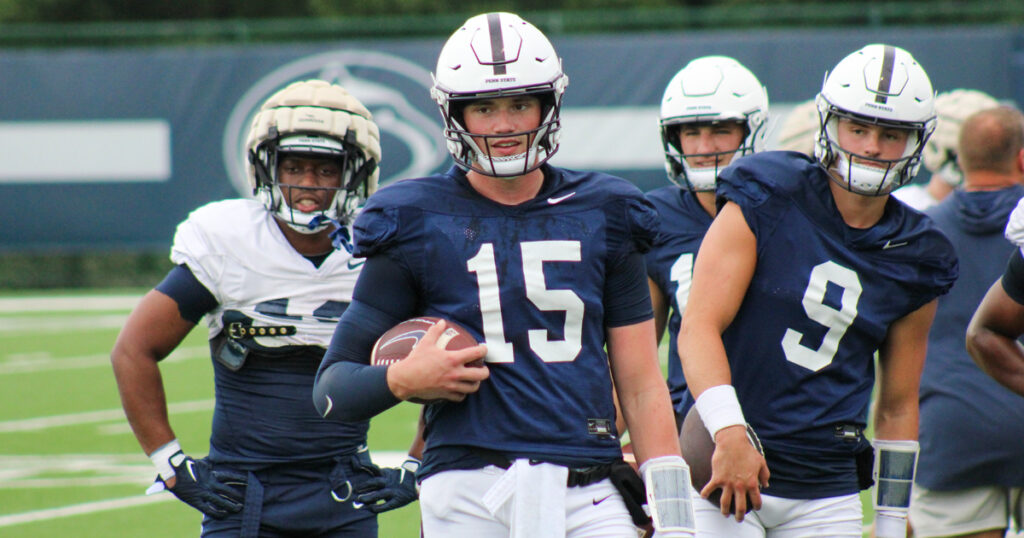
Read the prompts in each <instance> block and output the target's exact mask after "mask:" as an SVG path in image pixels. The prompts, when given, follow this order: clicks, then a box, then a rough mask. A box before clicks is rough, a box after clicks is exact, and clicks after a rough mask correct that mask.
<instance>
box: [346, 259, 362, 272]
mask: <svg viewBox="0 0 1024 538" xmlns="http://www.w3.org/2000/svg"><path fill="white" fill-rule="evenodd" d="M364 263H366V259H365V258H364V259H362V260H361V261H359V262H356V263H352V260H349V261H348V262H347V263H346V264H345V266H346V267H348V268H349V269H350V270H356V269H359V268H360V267H362V266H363V264H364Z"/></svg>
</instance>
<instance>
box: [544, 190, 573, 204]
mask: <svg viewBox="0 0 1024 538" xmlns="http://www.w3.org/2000/svg"><path fill="white" fill-rule="evenodd" d="M575 195H576V191H572V192H570V193H569V194H566V195H564V196H559V197H557V198H548V203H549V204H551V205H555V204H557V203H559V202H562V201H565V200H568V199H569V198H572V197H573V196H575Z"/></svg>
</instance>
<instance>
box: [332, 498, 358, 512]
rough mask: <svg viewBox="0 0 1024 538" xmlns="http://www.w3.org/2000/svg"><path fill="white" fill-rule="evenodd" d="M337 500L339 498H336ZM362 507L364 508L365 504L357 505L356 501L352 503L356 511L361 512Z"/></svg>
mask: <svg viewBox="0 0 1024 538" xmlns="http://www.w3.org/2000/svg"><path fill="white" fill-rule="evenodd" d="M335 499H337V497H335ZM362 507H363V503H357V502H355V501H352V508H355V509H356V510H359V509H360V508H362Z"/></svg>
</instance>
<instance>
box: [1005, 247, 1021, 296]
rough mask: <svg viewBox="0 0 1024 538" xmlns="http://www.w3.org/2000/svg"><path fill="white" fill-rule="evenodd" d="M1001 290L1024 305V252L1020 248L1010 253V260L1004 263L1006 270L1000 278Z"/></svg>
mask: <svg viewBox="0 0 1024 538" xmlns="http://www.w3.org/2000/svg"><path fill="white" fill-rule="evenodd" d="M1000 280H1001V282H1002V285H1003V290H1005V291H1006V295H1008V296H1009V297H1010V298H1011V299H1013V300H1014V301H1016V302H1017V303H1019V304H1022V305H1024V254H1022V253H1021V250H1020V249H1017V250H1014V251H1013V254H1010V260H1009V261H1008V262H1007V263H1006V271H1005V272H1004V273H1003V277H1002V279H1000Z"/></svg>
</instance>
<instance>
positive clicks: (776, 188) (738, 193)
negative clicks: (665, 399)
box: [679, 44, 957, 537]
mask: <svg viewBox="0 0 1024 538" xmlns="http://www.w3.org/2000/svg"><path fill="white" fill-rule="evenodd" d="M933 95H934V94H933V92H932V87H931V83H930V82H929V80H928V76H927V74H925V71H924V70H923V69H922V68H921V66H920V65H918V63H917V62H916V61H915V60H914V59H913V58H912V57H911V55H910V54H909V53H907V51H905V50H903V49H900V48H897V47H893V46H889V45H881V44H875V45H869V46H866V47H864V48H862V49H861V50H858V51H856V52H854V53H853V54H851V55H849V56H847V57H846V58H844V59H843V60H841V61H840V62H839V63H838V64H837V65H836V66H835V68H834V69H833V70H832V71H831V72H830V73H828V74H827V77H826V79H825V82H824V84H823V87H822V89H821V92H820V93H819V94H818V96H817V103H818V111H819V114H820V116H821V121H820V125H821V128H820V131H819V133H818V145H817V147H816V148H815V157H809V156H805V155H803V154H800V153H796V152H774V151H773V152H762V153H758V154H756V155H751V156H747V157H743V158H740V159H738V160H737V161H736V162H734V163H733V164H732V165H731V166H729V167H728V168H726V169H725V170H723V171H722V172H721V173H720V175H719V179H718V189H717V194H718V197H719V203H720V206H721V208H720V210H719V212H718V215H717V216H716V217H715V220H714V221H713V222H712V224H711V226H710V227H709V229H708V232H707V235H706V236H705V238H704V241H703V243H702V244H701V248H700V251H699V253H698V254H697V260H696V264H695V267H694V274H693V284H692V286H691V289H690V297H689V301H688V304H687V307H686V310H685V311H684V313H683V320H682V326H681V328H680V334H679V354H680V356H681V357H682V361H683V371H684V374H685V376H686V381H687V384H688V386H689V388H690V390H691V392H692V393H693V395H694V396H695V398H696V403H695V404H694V405H695V407H696V409H697V412H698V413H699V414H700V417H701V419H702V420H703V422H704V424H705V425H706V426H707V429H708V431H709V432H710V433H711V434H712V436H713V437H714V439H715V441H716V448H715V451H714V455H713V459H712V477H711V480H710V481H709V482H708V484H707V485H706V486H705V488H704V489H703V491H702V492H701V495H702V496H705V497H706V496H708V495H710V494H711V493H712V492H713V491H715V490H717V489H719V488H721V489H722V501H721V507H720V508H716V507H715V506H714V505H712V504H711V503H710V502H704V501H702V500H701V501H697V502H696V503H695V511H696V514H697V528H698V529H699V531H700V532H699V534H700V535H707V536H737V537H754V536H757V537H763V536H765V535H767V536H789V535H790V534H789V533H792V532H794V531H793V529H797V528H799V530H800V531H801V532H804V533H809V532H810V533H813V534H814V535H816V536H830V537H833V536H850V537H854V536H858V537H859V536H861V534H862V532H863V529H862V510H861V503H860V499H859V495H858V492H859V490H861V489H863V488H865V487H867V485H868V484H869V483H870V475H871V474H872V465H871V464H870V463H869V461H870V456H871V455H872V452H871V444H869V443H868V441H867V440H866V439H865V438H864V434H863V430H864V427H865V426H866V423H867V413H868V404H869V400H870V398H871V393H872V387H873V386H874V385H875V377H876V375H875V360H874V355H875V352H876V350H877V352H878V371H879V373H878V378H879V379H878V381H879V388H878V393H877V396H878V398H877V402H876V403H875V408H874V410H875V416H874V427H875V437H876V438H875V440H874V447H875V450H876V451H877V455H876V458H875V460H876V464H875V465H874V473H875V474H876V475H877V477H876V479H875V481H876V482H877V486H876V488H877V490H876V492H875V496H874V499H875V514H876V521H877V523H878V525H877V532H878V536H883V537H892V536H903V535H904V534H905V533H906V511H907V505H908V503H909V489H910V484H911V481H912V480H913V471H914V463H915V461H916V457H917V417H918V407H917V389H918V381H919V379H920V374H921V368H922V366H923V363H924V351H925V345H926V342H927V336H928V329H929V327H930V325H931V322H932V318H933V316H934V313H935V308H936V298H937V297H938V296H940V295H942V294H944V293H946V292H947V291H948V290H949V288H950V286H951V285H952V284H953V281H954V280H955V278H956V276H957V260H956V254H955V252H954V250H953V248H952V245H950V243H949V240H947V239H946V238H945V237H944V236H943V235H942V234H941V233H940V232H939V231H938V230H937V229H936V228H935V227H934V226H933V225H932V224H931V222H930V220H929V219H928V218H927V217H925V216H923V215H921V214H920V213H917V212H915V211H912V210H910V209H908V208H907V207H906V206H904V205H903V204H901V203H899V202H897V201H896V200H893V199H890V197H889V192H890V191H891V190H892V189H893V188H895V187H896V186H899V185H901V184H903V183H905V182H906V181H908V180H909V179H910V178H912V177H913V176H914V174H915V173H916V172H917V169H918V166H919V162H920V156H921V149H922V147H923V146H924V143H925V141H926V140H927V139H928V135H929V134H930V133H931V131H932V128H933V125H934V111H933V105H932V101H933ZM747 422H749V424H750V426H752V427H753V429H754V431H756V432H757V434H758V435H759V436H760V439H761V442H762V444H763V447H764V456H763V457H762V456H761V455H760V454H759V453H758V451H757V450H756V449H755V448H754V446H753V445H752V444H751V443H750V441H749V440H748V437H747V432H746V428H745V424H746V423H747ZM769 470H770V471H769ZM769 477H770V482H769ZM748 494H749V496H750V501H751V502H750V504H752V505H753V507H754V508H755V509H758V508H760V511H758V512H752V513H750V514H749V515H748V516H746V517H744V512H745V510H746V508H747V507H748V503H747V495H748ZM734 507H735V508H736V514H737V515H736V518H735V520H733V519H731V518H725V517H723V514H729V513H730V512H731V511H732V509H733V508H734Z"/></svg>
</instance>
